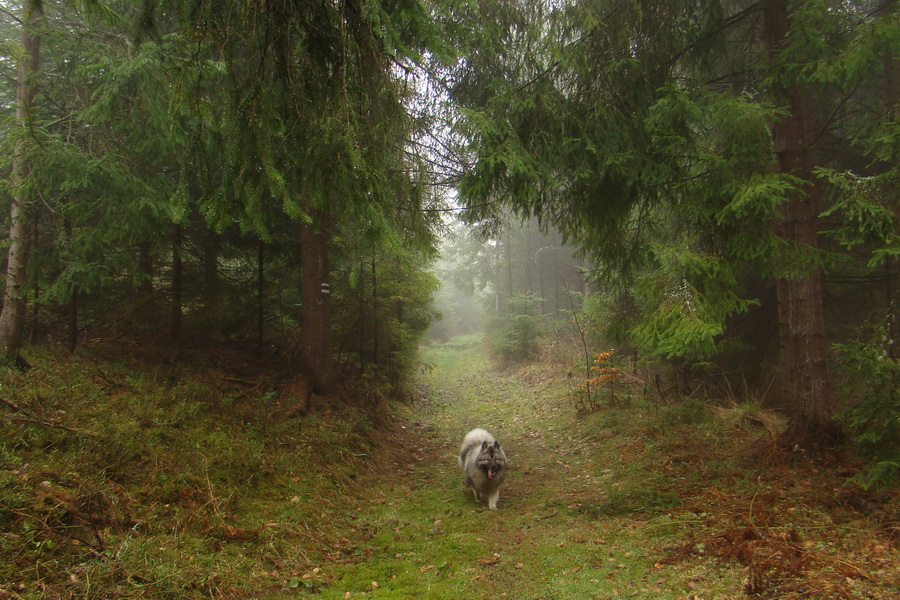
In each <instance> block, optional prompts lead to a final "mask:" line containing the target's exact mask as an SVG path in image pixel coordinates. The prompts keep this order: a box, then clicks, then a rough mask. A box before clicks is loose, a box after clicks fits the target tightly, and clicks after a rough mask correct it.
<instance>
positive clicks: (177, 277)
mask: <svg viewBox="0 0 900 600" xmlns="http://www.w3.org/2000/svg"><path fill="white" fill-rule="evenodd" d="M182 236H183V232H182V227H181V225H178V224H173V225H172V321H171V323H170V327H171V336H172V341H174V342H175V343H176V344H178V345H179V346H180V345H181V321H182V292H183V282H182V268H181V245H182Z"/></svg>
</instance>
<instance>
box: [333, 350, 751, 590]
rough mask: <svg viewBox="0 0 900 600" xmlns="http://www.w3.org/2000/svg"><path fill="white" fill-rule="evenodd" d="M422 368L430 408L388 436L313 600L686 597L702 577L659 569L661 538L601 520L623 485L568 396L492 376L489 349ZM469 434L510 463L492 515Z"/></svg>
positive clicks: (545, 383)
mask: <svg viewBox="0 0 900 600" xmlns="http://www.w3.org/2000/svg"><path fill="white" fill-rule="evenodd" d="M424 361H425V362H426V363H427V364H431V365H432V366H433V368H432V370H431V371H430V373H428V374H426V375H425V377H424V378H425V380H426V388H427V392H426V397H425V398H424V399H423V400H422V401H420V402H419V403H418V405H417V406H415V407H414V408H413V409H412V410H411V414H410V415H409V418H408V420H406V421H403V422H398V423H396V424H395V425H394V426H393V427H392V429H395V430H396V431H394V432H393V438H394V442H393V443H392V444H391V448H389V450H388V451H385V452H384V456H382V457H381V458H380V459H379V466H378V468H377V469H376V472H377V475H376V476H375V477H372V478H366V479H367V481H366V482H363V483H362V485H363V488H364V489H362V490H360V491H361V497H362V500H361V502H360V505H359V506H358V507H357V509H356V510H355V512H353V513H352V514H350V515H349V517H348V518H349V521H350V522H351V523H352V526H351V527H350V528H349V529H348V530H346V531H345V532H344V534H345V535H346V537H345V538H344V539H342V540H340V541H338V542H336V543H335V544H334V547H335V548H336V549H338V550H340V552H336V553H335V554H334V555H333V564H331V565H327V566H324V567H323V569H322V571H321V572H320V573H319V574H318V575H317V576H316V577H317V579H320V580H321V579H324V580H325V581H326V582H327V583H326V585H324V586H323V587H321V588H318V589H317V590H316V591H317V594H316V597H320V598H321V597H326V598H354V597H372V598H495V597H506V598H517V599H530V598H535V599H536V598H559V599H565V598H615V597H619V596H621V597H631V598H687V597H691V596H690V595H689V592H690V590H691V589H695V586H696V584H695V583H694V582H695V581H697V580H698V576H697V575H696V574H690V573H686V572H680V573H679V574H678V575H677V576H676V574H675V573H669V572H667V571H668V570H669V569H668V568H667V567H663V566H662V565H660V564H658V562H657V561H658V560H659V557H660V556H661V554H662V552H663V550H662V546H661V545H660V543H661V540H660V539H659V538H658V537H656V536H659V535H660V532H661V531H662V530H663V529H665V528H659V529H657V528H653V527H650V528H648V527H647V521H646V519H638V518H635V517H633V516H632V515H627V516H624V517H623V516H621V515H619V516H614V517H613V516H605V515H603V514H602V513H601V511H599V510H598V508H597V507H598V506H599V505H603V504H604V503H605V502H606V501H607V499H608V498H607V496H608V491H609V489H610V487H611V485H615V484H611V483H610V482H609V481H608V480H609V479H610V478H611V477H612V474H611V472H610V469H608V468H606V467H607V466H608V465H605V464H603V463H604V462H605V461H608V460H616V459H615V458H614V457H615V456H617V452H616V449H615V448H614V447H604V445H603V444H602V443H597V442H596V441H595V442H591V443H589V442H588V441H587V440H586V438H585V436H584V434H583V433H581V432H580V429H579V426H578V423H577V421H576V415H575V414H574V410H573V409H572V407H571V402H568V403H567V402H566V401H565V398H564V395H565V392H566V389H565V388H566V387H567V386H566V383H565V382H561V381H559V380H558V379H556V380H554V379H552V378H542V377H540V376H535V377H533V378H529V379H535V380H534V381H525V380H523V378H522V376H521V375H518V376H517V375H516V374H515V373H506V372H498V371H496V370H494V369H492V368H491V367H490V366H489V361H488V360H487V357H486V354H485V351H484V347H483V343H482V342H481V340H480V338H464V339H463V340H454V341H453V342H451V343H448V344H444V345H441V346H436V347H434V348H432V349H429V351H428V352H427V353H426V356H425V357H424ZM474 427H483V428H485V429H488V430H489V431H491V432H492V433H493V434H494V435H495V437H496V438H497V439H498V440H499V441H500V443H501V445H502V446H503V447H504V449H505V451H506V453H507V455H508V456H509V459H510V462H511V469H510V471H509V473H508V476H507V480H506V483H505V484H504V486H503V487H502V489H501V493H500V502H499V510H497V511H490V510H487V507H486V505H485V504H483V503H476V502H475V500H474V499H473V497H472V495H471V494H470V493H467V491H466V490H465V489H464V487H463V485H462V477H461V474H460V473H459V470H458V467H457V464H456V454H457V452H458V449H459V444H460V442H461V441H462V438H463V436H464V435H465V433H466V432H467V431H469V430H470V429H472V428H474ZM616 443H617V442H615V440H610V441H609V442H608V444H610V445H611V446H613V445H616ZM611 457H612V458H611ZM665 543H667V544H671V538H668V541H666V542H665ZM689 578H690V579H689ZM721 585H722V583H721V582H720V583H719V586H718V587H719V590H720V591H721V589H722V588H721ZM714 587H716V586H714ZM725 587H726V588H729V589H738V585H737V583H734V582H729V583H728V584H726V585H725ZM716 597H718V598H726V597H729V596H728V595H723V594H721V593H719V594H718V595H717V596H716ZM735 597H737V596H735Z"/></svg>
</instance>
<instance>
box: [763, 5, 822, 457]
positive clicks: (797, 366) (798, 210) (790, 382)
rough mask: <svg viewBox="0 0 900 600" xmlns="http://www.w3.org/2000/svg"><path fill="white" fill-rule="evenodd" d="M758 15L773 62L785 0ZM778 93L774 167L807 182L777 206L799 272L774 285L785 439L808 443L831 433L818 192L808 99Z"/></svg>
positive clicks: (794, 88) (784, 34) (785, 27)
mask: <svg viewBox="0 0 900 600" xmlns="http://www.w3.org/2000/svg"><path fill="white" fill-rule="evenodd" d="M763 10H764V15H765V31H766V44H767V47H768V51H769V54H770V57H772V58H773V59H774V58H776V57H777V54H778V53H779V52H780V51H781V50H782V49H783V48H784V46H785V44H786V43H788V41H787V39H788V34H789V32H790V26H791V25H790V18H791V17H790V14H789V11H788V8H787V3H785V2H784V1H783V0H765V2H764V4H763ZM773 62H774V61H773ZM777 93H780V97H778V98H777V100H778V101H779V104H782V105H784V106H786V107H787V108H788V115H787V116H785V117H783V118H782V119H780V120H778V121H777V122H776V123H775V124H774V125H773V127H772V135H773V142H774V146H775V152H776V164H775V165H774V166H775V168H777V169H778V170H779V171H780V172H782V173H786V174H790V175H793V176H796V177H799V178H801V179H803V180H805V181H806V182H808V183H807V184H806V185H805V186H804V190H803V192H804V195H803V197H799V198H794V199H791V200H789V201H787V202H785V203H784V204H782V206H781V220H780V222H778V223H777V224H776V233H777V234H778V235H779V236H780V237H782V238H783V239H785V240H786V241H787V242H789V243H790V244H791V245H792V246H793V247H794V248H795V252H796V253H798V256H797V258H798V259H799V260H798V261H797V263H799V267H798V266H796V263H795V267H794V268H792V269H791V268H787V269H785V270H786V271H787V272H785V273H782V274H781V275H780V276H779V277H778V278H777V279H776V294H777V299H778V332H779V342H780V349H781V355H780V360H781V379H782V395H783V396H782V402H783V403H784V405H785V407H786V408H787V409H788V411H789V416H790V427H789V430H788V434H787V435H788V440H789V441H790V442H792V443H798V444H806V443H809V442H813V441H816V440H814V439H813V438H816V437H818V436H819V435H820V434H823V433H824V432H828V431H831V430H833V428H834V424H833V421H832V398H831V381H830V374H829V369H828V345H827V341H826V336H825V311H824V303H823V300H824V284H823V277H822V271H821V269H820V268H818V267H817V266H814V262H815V256H814V255H815V253H816V251H817V249H818V234H817V226H818V216H819V199H820V195H821V188H820V186H819V185H818V184H817V183H816V180H815V177H814V175H813V173H812V167H813V165H812V157H811V156H810V149H809V145H810V143H811V142H810V139H809V135H808V123H807V119H808V118H809V116H810V102H809V99H808V97H807V95H806V94H805V93H804V90H803V89H801V87H800V85H798V84H797V83H789V84H787V85H786V86H785V87H784V89H782V90H780V91H779V92H777Z"/></svg>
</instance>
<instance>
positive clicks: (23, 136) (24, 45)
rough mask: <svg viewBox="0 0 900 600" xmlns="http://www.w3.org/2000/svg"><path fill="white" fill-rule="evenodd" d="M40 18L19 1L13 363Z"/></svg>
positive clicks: (10, 328) (20, 325) (5, 326)
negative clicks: (19, 46) (20, 15)
mask: <svg viewBox="0 0 900 600" xmlns="http://www.w3.org/2000/svg"><path fill="white" fill-rule="evenodd" d="M40 19H41V11H40V2H36V1H34V0H26V1H25V2H23V4H22V18H21V34H20V38H19V39H20V42H21V48H20V52H21V55H20V56H19V57H18V80H17V82H16V129H15V142H14V144H15V149H14V151H13V163H12V175H11V178H10V179H11V181H10V184H11V187H12V189H13V198H12V201H11V202H10V230H9V253H8V260H7V267H6V286H5V292H4V295H3V309H2V312H0V352H2V353H3V356H4V357H5V359H6V360H7V361H9V362H12V363H20V364H21V362H22V359H21V358H20V357H19V350H20V349H21V347H22V342H23V335H24V329H25V298H24V293H25V290H24V288H25V281H26V275H27V267H28V246H29V242H30V239H29V238H30V233H29V220H28V219H29V217H28V211H29V207H30V205H31V198H30V192H29V189H28V185H27V179H28V175H29V171H30V169H31V165H30V161H31V158H30V156H29V155H30V150H31V133H30V131H31V127H32V124H33V122H34V121H35V111H36V108H37V107H36V105H35V95H36V91H37V85H36V82H35V80H34V79H35V77H36V75H37V72H38V67H39V63H40V48H41V38H40V36H39V35H38V34H37V33H36V31H35V29H36V26H37V24H38V22H39V21H40Z"/></svg>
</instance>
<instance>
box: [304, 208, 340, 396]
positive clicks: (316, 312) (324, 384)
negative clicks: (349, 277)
mask: <svg viewBox="0 0 900 600" xmlns="http://www.w3.org/2000/svg"><path fill="white" fill-rule="evenodd" d="M317 221H318V223H301V224H300V271H301V281H300V360H301V361H302V363H303V368H304V369H305V371H306V373H307V374H308V375H309V377H310V383H311V385H312V389H313V391H315V392H316V393H319V394H326V393H328V392H329V391H331V389H332V387H333V383H334V382H333V377H334V368H333V358H332V356H331V282H330V271H329V267H330V266H329V261H328V234H327V231H328V223H327V220H326V219H324V218H319V219H317Z"/></svg>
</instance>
